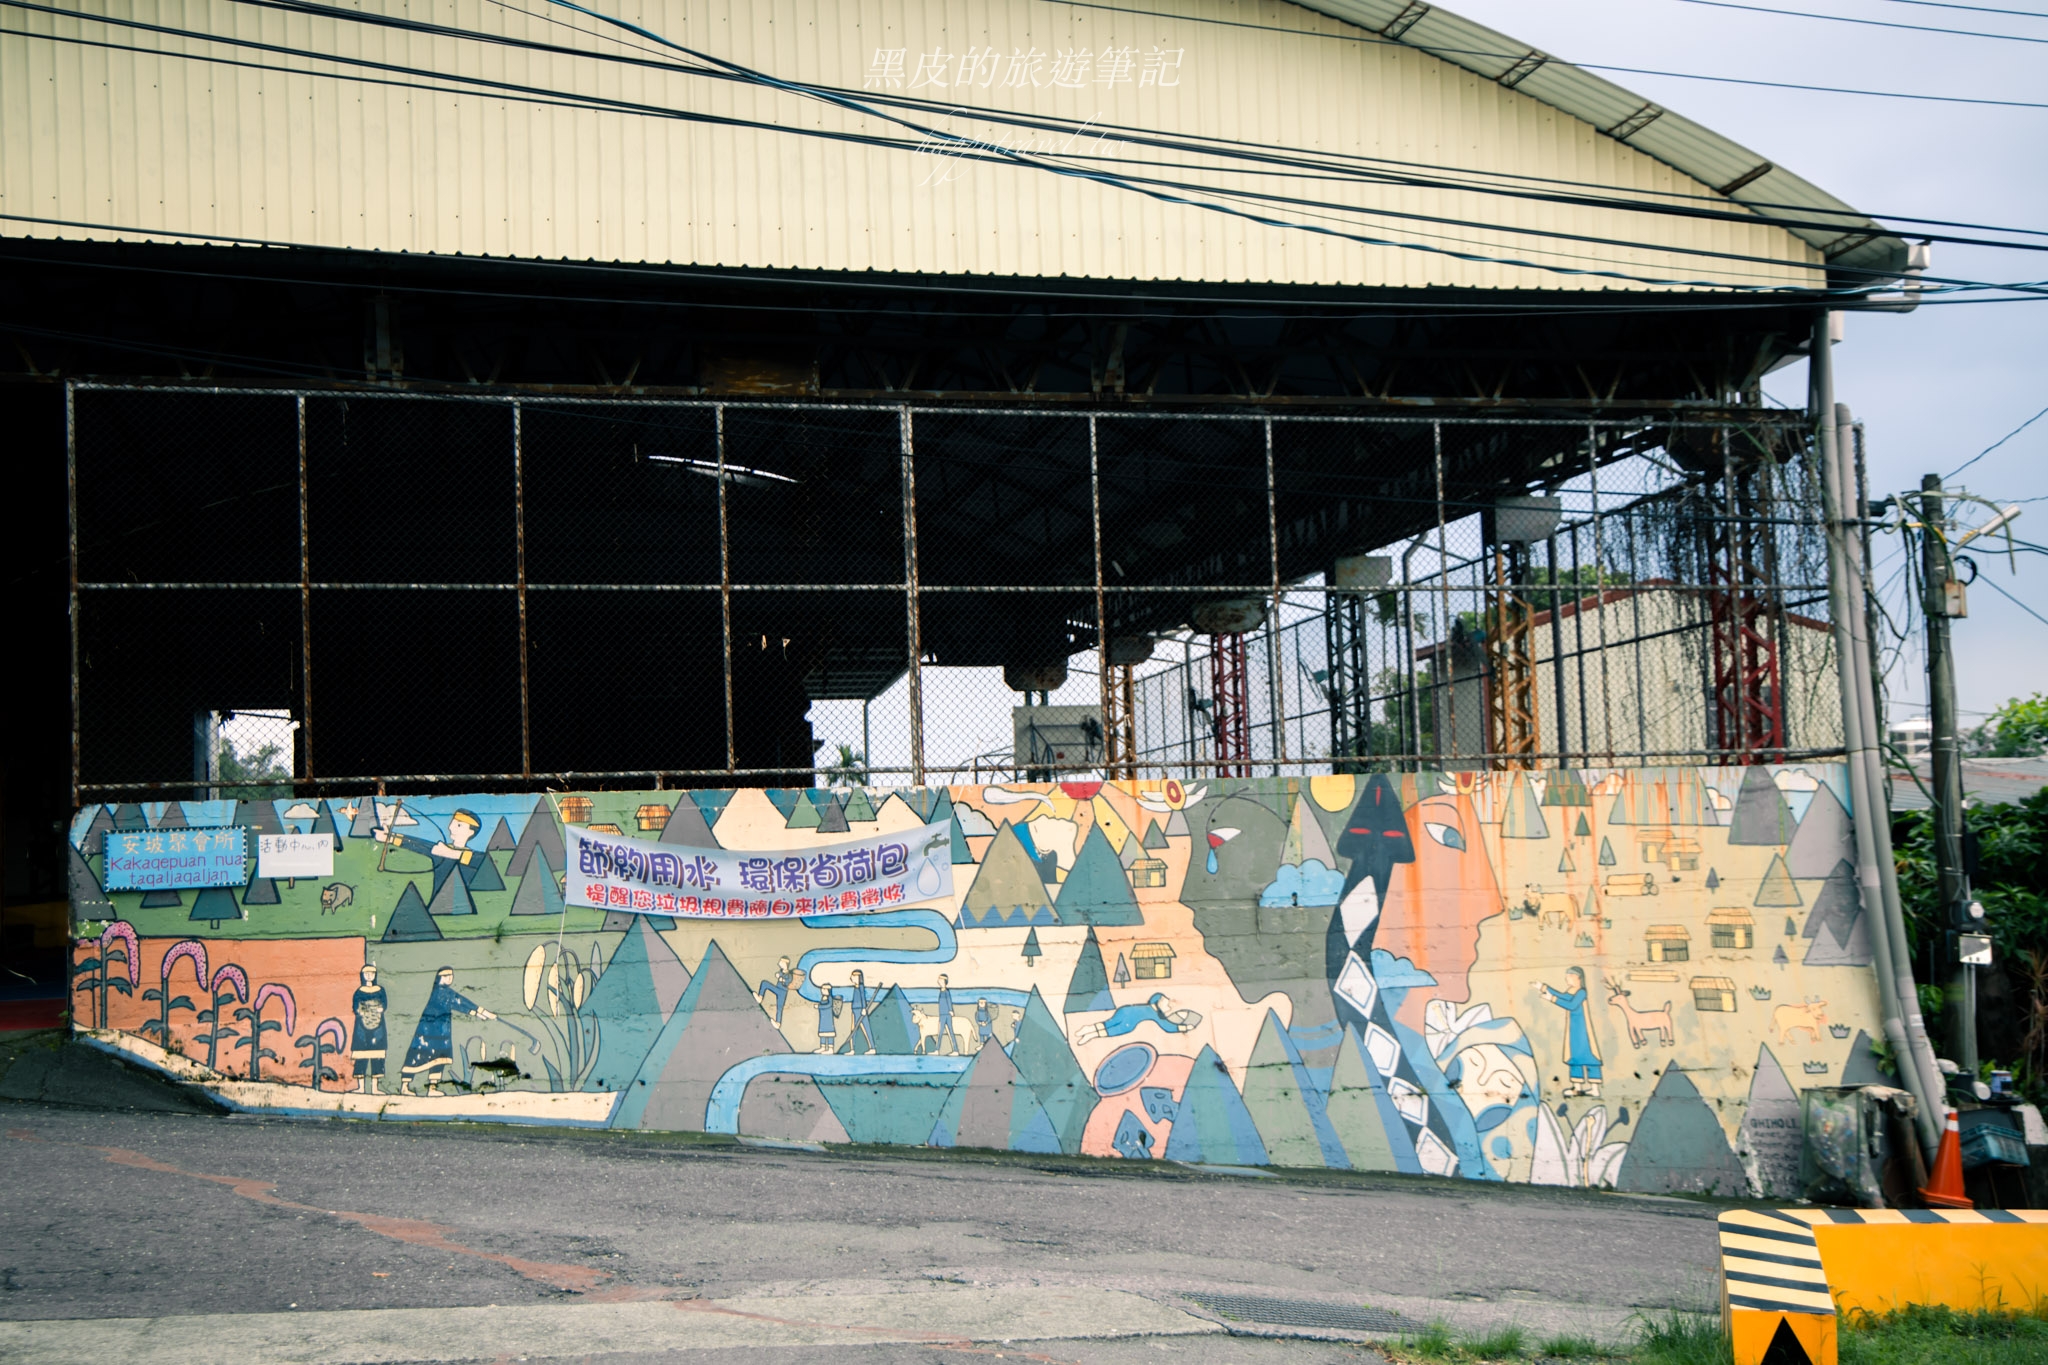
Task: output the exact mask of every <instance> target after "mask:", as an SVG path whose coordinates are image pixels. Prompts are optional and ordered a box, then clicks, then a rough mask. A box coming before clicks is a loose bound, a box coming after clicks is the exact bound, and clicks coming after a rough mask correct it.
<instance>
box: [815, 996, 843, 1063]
mask: <svg viewBox="0 0 2048 1365" xmlns="http://www.w3.org/2000/svg"><path fill="white" fill-rule="evenodd" d="M838 1012H839V1001H838V1000H837V999H835V998H834V997H833V994H832V988H831V987H830V986H820V987H818V1051H819V1052H822V1053H825V1054H826V1055H828V1056H829V1055H830V1054H831V1053H832V1052H834V1051H835V1050H837V1048H838V1046H839V1021H838V1020H837V1019H835V1018H833V1016H834V1015H836V1014H837V1013H838Z"/></svg>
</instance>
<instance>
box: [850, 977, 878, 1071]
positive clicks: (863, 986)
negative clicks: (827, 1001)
mask: <svg viewBox="0 0 2048 1365" xmlns="http://www.w3.org/2000/svg"><path fill="white" fill-rule="evenodd" d="M846 1005H847V1009H848V1011H849V1012H850V1013H851V1014H852V1016H853V1018H852V1020H851V1022H849V1023H848V1024H847V1026H846V1045H847V1046H848V1047H849V1048H851V1049H852V1050H853V1051H855V1052H858V1051H860V1050H861V1044H862V1043H865V1044H867V1052H868V1055H869V1056H871V1057H872V1056H873V1055H874V1052H875V1035H874V1033H873V1032H872V1030H871V1029H870V1028H869V1025H868V1011H869V1010H871V1009H873V1008H874V1007H875V1005H874V1001H872V1000H870V999H869V998H868V983H867V978H866V977H865V976H864V975H862V974H861V970H860V968H858V967H856V968H854V970H853V994H851V995H850V996H848V997H847V1000H846Z"/></svg>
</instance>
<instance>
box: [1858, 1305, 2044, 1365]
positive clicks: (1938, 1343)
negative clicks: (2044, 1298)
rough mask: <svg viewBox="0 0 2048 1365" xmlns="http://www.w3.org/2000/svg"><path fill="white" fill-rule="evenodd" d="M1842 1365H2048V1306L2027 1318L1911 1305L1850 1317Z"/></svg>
mask: <svg viewBox="0 0 2048 1365" xmlns="http://www.w3.org/2000/svg"><path fill="white" fill-rule="evenodd" d="M1838 1341H1839V1343H1840V1345H1839V1349H1840V1355H1841V1362H1842V1365H2048V1302H2043V1303H2040V1304H2036V1305H2035V1306H2034V1309H2033V1311H2031V1312H2026V1313H1996V1312H1983V1311H1979V1312H1972V1313H1964V1312H1958V1311H1956V1310H1955V1309H1953V1308H1943V1307H1941V1306H1939V1305H1929V1304H1910V1305H1908V1306H1907V1307H1905V1308H1902V1309H1900V1310H1899V1311H1898V1312H1896V1313H1886V1314H1883V1315H1881V1316H1879V1315H1873V1314H1869V1313H1855V1314H1849V1315H1845V1316H1844V1318H1843V1319H1842V1324H1841V1335H1840V1337H1839V1338H1838Z"/></svg>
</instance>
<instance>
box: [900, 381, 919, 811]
mask: <svg viewBox="0 0 2048 1365" xmlns="http://www.w3.org/2000/svg"><path fill="white" fill-rule="evenodd" d="M897 422H898V426H897V431H898V435H899V438H900V440H901V443H902V448H903V600H904V612H905V621H904V624H905V628H906V632H907V634H908V636H909V642H908V643H909V646H910V675H909V684H910V686H909V691H910V782H911V785H912V786H915V787H922V786H923V785H924V675H923V671H922V670H923V663H924V643H923V641H922V640H921V639H920V637H919V633H918V616H919V606H920V604H919V602H918V595H917V466H916V459H915V457H916V453H917V444H916V439H915V436H914V434H913V432H912V429H911V414H910V409H909V407H908V406H905V407H902V408H899V409H897Z"/></svg>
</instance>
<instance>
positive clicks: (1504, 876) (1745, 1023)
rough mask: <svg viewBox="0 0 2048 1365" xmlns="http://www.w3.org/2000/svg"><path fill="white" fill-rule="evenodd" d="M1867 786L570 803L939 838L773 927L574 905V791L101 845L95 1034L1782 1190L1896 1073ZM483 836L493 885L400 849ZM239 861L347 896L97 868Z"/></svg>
mask: <svg viewBox="0 0 2048 1365" xmlns="http://www.w3.org/2000/svg"><path fill="white" fill-rule="evenodd" d="M1842 792H1843V775H1842V772H1841V770H1840V769H1839V768H1837V767H1834V766H1831V765H1816V764H1808V765H1805V766H1802V767H1792V768H1783V769H1772V768H1750V769H1693V768H1670V769H1651V770H1614V771H1583V772H1551V773H1535V774H1515V773H1480V774H1474V773H1456V774H1439V773H1422V774H1394V775H1387V776H1371V777H1350V776H1339V777H1319V778H1312V779H1305V780H1304V779H1263V778H1262V779H1251V780H1239V781H1210V782H1207V783H1191V784H1187V785H1183V784H1181V783H1178V782H1141V783H1137V784H1135V785H1127V784H1108V785H1104V784H1097V783H1067V784H1061V785H1052V786H962V787H952V788H945V789H927V790H895V791H885V790H867V791H863V790H859V789H854V790H850V791H841V792H828V791H823V790H815V791H811V790H807V791H764V790H758V789H753V790H739V791H718V792H713V791H700V792H693V793H687V794H683V795H680V796H679V795H678V793H675V792H641V793H601V792H593V793H589V794H588V797H589V801H590V802H591V804H590V806H589V807H587V808H584V809H578V808H577V805H575V804H572V805H571V806H570V813H571V814H574V815H577V816H580V817H581V818H582V819H583V820H584V821H586V822H588V823H589V824H591V825H593V826H604V825H611V826H616V827H617V828H619V829H621V830H623V831H624V832H626V833H628V834H634V833H641V832H642V831H643V830H644V833H643V834H642V837H646V838H657V839H662V840H665V841H667V842H670V843H677V844H686V845H687V844H694V845H696V846H699V847H704V846H709V845H711V844H713V843H715V844H717V845H720V846H723V847H725V848H729V849H771V848H776V849H780V848H788V849H811V848H815V847H818V846H823V845H830V844H832V843H834V842H838V841H843V840H847V839H850V838H855V837H861V836H864V835H869V834H874V833H877V832H887V831H892V830H899V829H911V828H915V827H917V826H920V825H922V824H925V823H926V822H927V821H930V822H932V823H944V824H947V825H948V826H949V827H950V829H951V831H952V836H953V854H952V856H953V858H954V869H953V870H954V873H955V887H954V890H953V894H952V895H951V896H950V897H946V898H944V899H943V900H941V901H938V902H930V903H925V904H919V905H914V906H909V907H907V908H906V907H892V908H889V909H885V910H881V911H878V912H873V913H865V914H836V915H832V916H825V917H820V916H816V915H813V916H811V917H808V918H803V917H799V916H798V914H797V913H789V914H786V915H785V916H783V917H776V916H774V915H773V914H772V913H771V914H770V915H769V916H767V917H762V918H746V919H741V920H705V919H663V918H656V917H653V916H647V915H639V916H636V915H631V914H626V913H622V912H605V911H599V910H595V909H584V908H580V907H574V906H571V907H568V908H567V909H564V907H563V904H562V898H561V891H560V881H559V877H560V872H559V869H560V864H561V862H562V858H561V853H562V829H563V826H562V813H563V812H562V804H563V802H564V800H565V798H564V797H562V796H560V795H557V794H548V795H545V796H541V795H532V794H528V795H518V796H505V795H479V796H469V797H457V798H449V797H433V798H425V799H418V800H407V801H406V802H405V803H404V807H403V811H404V815H403V817H401V816H399V815H398V814H397V807H396V805H395V804H392V803H385V804H382V805H380V804H378V803H374V802H371V801H369V800H368V799H361V800H358V799H354V798H351V799H346V800H334V801H307V802H294V801H288V800H280V801H275V802H271V801H263V802H245V803H241V804H239V805H233V806H232V807H231V803H226V802H214V803H202V802H185V803H174V804H171V805H169V806H163V805H154V804H152V805H128V806H119V807H102V806H92V807H88V808H86V809H85V810H83V811H80V812H79V813H78V815H77V817H76V820H75V822H74V824H73V827H72V836H71V839H72V847H73V853H74V856H73V860H72V898H73V913H74V916H75V929H76V942H75V944H74V947H73V961H74V966H75V970H76V978H77V989H76V991H75V993H74V995H73V998H72V1005H73V1010H74V1017H75V1020H76V1023H77V1025H78V1027H79V1028H80V1029H82V1030H96V1031H97V1036H98V1037H99V1038H100V1039H101V1040H103V1041H104V1042H105V1043H107V1044H108V1045H110V1046H114V1047H118V1048H121V1049H123V1050H125V1051H126V1052H128V1053H130V1054H132V1055H134V1056H136V1057H139V1058H143V1059H145V1060H148V1061H150V1062H153V1063H155V1064H157V1065H159V1066H162V1067H164V1068H166V1069H168V1070H171V1071H173V1072H175V1073H177V1074H180V1075H183V1076H186V1077H188V1078H189V1079H192V1080H194V1081H196V1082H198V1083H200V1084H203V1085H204V1086H205V1087H206V1088H207V1089H208V1090H210V1091H211V1092H213V1093H214V1094H215V1095H217V1096H218V1097H220V1098H221V1099H223V1100H225V1101H226V1102H228V1103H230V1104H232V1105H239V1106H244V1107H248V1108H252V1109H268V1110H282V1111H291V1112H303V1113H341V1114H350V1115H357V1116H364V1117H372V1116H379V1115H382V1116H390V1117H403V1118H449V1119H453V1118H488V1119H496V1120H507V1121H515V1122H555V1123H581V1124H588V1125H594V1126H612V1127H646V1128H665V1129H706V1130H710V1131H716V1132H728V1133H732V1132H737V1133H740V1134H746V1135H752V1136H756V1137H763V1138H773V1139H782V1140H790V1141H805V1142H810V1141H815V1142H847V1141H853V1142H862V1143H902V1144H913V1145H927V1144H928V1145H938V1146H947V1145H958V1146H973V1147H1006V1148H1012V1149H1018V1150H1026V1151H1046V1152H1050V1151H1063V1152H1070V1153H1072V1152H1079V1153H1087V1154H1092V1155H1098V1156H1104V1157H1110V1156H1117V1157H1124V1158H1130V1159H1147V1158H1151V1159H1162V1158H1163V1159H1171V1160H1186V1161H1200V1162H1210V1163H1227V1164H1246V1165H1263V1164H1275V1165H1328V1166H1335V1167H1353V1168H1364V1169H1396V1170H1404V1171H1411V1172H1433V1173H1437V1174H1455V1175H1462V1176H1466V1177H1470V1178H1475V1179H1486V1180H1520V1181H1535V1182H1540V1183H1550V1184H1583V1185H1614V1186H1618V1187H1620V1188H1623V1189H1630V1190H1642V1191H1684V1190H1702V1191H1715V1192H1719V1193H1723V1194H1727V1193H1732V1192H1737V1191H1741V1190H1744V1189H1745V1188H1746V1189H1750V1190H1753V1191H1756V1192H1758V1193H1772V1192H1776V1193H1778V1194H1780V1195H1782V1194H1786V1193H1790V1192H1792V1190H1793V1186H1794V1181H1795V1178H1796V1167H1797V1134H1798V1108H1797V1096H1798V1091H1799V1089H1800V1088H1801V1087H1804V1086H1809V1085H1839V1084H1844V1083H1855V1082H1857V1081H1862V1080H1876V1079H1877V1078H1878V1077H1877V1071H1876V1066H1875V1058H1874V1056H1873V1054H1872V1052H1871V1048H1870V1042H1869V1040H1870V1039H1871V1038H1872V1037H1874V1036H1877V1028H1876V1021H1877V1004H1876V991H1875V988H1874V983H1873V981H1872V978H1871V974H1870V972H1869V970H1868V964H1869V960H1870V954H1869V930H1868V927H1867V926H1866V923H1865V921H1864V919H1863V917H1862V914H1861V911H1860V909H1859V907H1858V903H1857V900H1856V897H1855V893H1854V886H1853V882H1852V879H1851V874H1850V871H1849V865H1848V862H1847V860H1848V859H1849V858H1850V857H1851V852H1850V827H1849V817H1848V814H1847V812H1846V811H1845V809H1844V805H1845V803H1844V799H1843V796H1842ZM458 810H464V811H468V812H471V813H473V814H474V815H475V816H476V817H477V819H478V827H477V830H476V832H475V834H474V835H473V837H470V839H469V842H470V847H471V848H472V849H473V850H481V856H479V857H475V858H473V859H472V860H471V862H470V863H469V864H468V865H467V866H461V865H458V864H454V863H452V862H449V861H448V860H446V859H444V858H441V857H438V856H436V855H432V854H427V853H422V852H415V851H411V850H408V849H395V850H394V849H389V848H387V846H386V845H385V844H383V843H381V842H379V841H378V840H377V839H376V838H375V837H374V833H375V831H376V829H377V828H378V822H379V820H380V819H384V820H390V821H394V822H396V821H399V820H401V818H402V819H408V820H412V821H416V822H417V825H416V826H414V827H411V828H404V829H403V832H406V833H409V834H413V835H415V836H417V837H419V838H422V839H439V840H443V841H446V840H449V839H451V838H455V837H456V831H457V829H458V826H459V822H455V821H453V820H452V817H453V816H454V814H455V812H456V811H458ZM229 823H238V824H241V825H244V826H247V827H252V828H257V829H262V828H269V829H282V828H292V829H298V830H311V831H324V830H328V829H332V830H333V831H334V832H335V837H336V839H337V841H338V850H339V851H338V852H337V854H336V858H335V873H334V876H333V877H332V878H331V879H322V880H313V881H300V882H297V883H295V884H290V883H286V882H283V881H270V880H265V879H260V878H259V879H255V880H253V881H252V882H251V883H250V885H249V886H247V887H245V888H241V889H227V890H220V891H215V892H210V893H201V892H194V891H184V892H157V893H153V894H151V895H150V896H148V897H146V898H145V897H144V896H143V895H141V894H139V893H134V892H120V893H114V894H111V895H110V894H108V893H107V892H105V891H103V890H102V889H101V883H100V871H101V868H102V864H103V857H102V852H101V847H100V844H101V839H102V836H103V835H104V833H105V832H106V831H107V830H109V829H114V828H120V827H126V828H131V829H132V828H143V827H148V828H151V829H153V830H155V831H157V832H159V833H161V834H162V835H163V836H164V837H165V838H166V839H167V840H168V839H171V838H174V837H177V836H178V835H179V834H180V833H181V827H184V828H187V829H189V828H198V827H202V826H207V825H224V824H229ZM657 829H658V831H659V832H656V831H657ZM458 842H459V840H458ZM202 898H203V899H202ZM782 959H788V961H789V963H790V965H791V967H792V968H794V969H795V973H796V974H795V975H794V977H793V979H792V981H791V984H790V986H789V988H788V991H787V995H786V1000H785V1001H784V1002H782V1003H781V1005H780V1008H779V1009H778V1001H777V1000H776V998H775V995H774V993H773V992H772V991H771V992H765V993H764V992H762V990H761V986H762V984H763V983H764V982H772V981H773V979H774V978H775V976H776V973H777V970H778V966H779V964H780V962H781V960H782ZM371 965H373V966H374V967H375V968H376V978H377V983H378V984H379V985H381V986H382V988H383V989H384V992H385V996H384V999H385V1003H386V1006H387V1010H388V1014H387V1018H386V1020H385V1034H386V1038H387V1042H386V1052H387V1054H388V1055H387V1058H386V1059H385V1061H384V1062H383V1064H382V1065H381V1066H380V1065H379V1064H378V1063H377V1062H376V1061H374V1060H373V1059H371V1058H368V1057H366V1056H360V1055H358V1054H359V1053H365V1052H369V1051H374V1048H373V1047H371V1046H369V1045H368V1044H367V1043H366V1042H365V1039H368V1038H370V1037H371V1036H372V1035H371V1032H370V1031H368V1030H367V1028H366V1018H367V1017H368V1015H370V1014H373V1013H375V1012H374V1011H366V1010H364V1009H362V1008H359V1006H360V1005H361V1003H362V1001H361V999H360V998H359V995H358V986H359V983H360V981H361V979H362V977H363V975H364V968H365V967H366V966H371ZM443 967H447V968H452V969H453V980H452V986H453V990H454V992H455V993H456V995H457V996H458V997H460V998H459V1000H458V1001H455V1002H451V1003H452V1004H453V1006H454V1009H455V1011H456V1012H455V1013H454V1016H453V1019H452V1029H451V1030H450V1031H449V1032H448V1034H447V1044H446V1046H445V1047H443V1046H441V1045H440V1044H438V1043H437V1042H436V1041H435V1037H434V1035H435V1033H436V1030H434V1029H433V1028H431V1027H429V1028H427V1029H426V1030H424V1031H423V1030H422V1029H421V1027H420V1021H421V1016H422V1013H423V1010H424V1008H425V1006H426V1003H427V1001H428V999H429V997H430V995H431V994H433V992H434V989H435V987H434V982H435V975H436V972H437V971H438V969H441V968H443ZM856 973H858V974H859V976H860V978H861V980H860V983H859V984H860V986H861V987H862V988H864V990H865V992H866V999H867V1004H868V1009H867V1011H866V1012H865V1013H864V1015H863V1017H862V1018H861V1020H860V1022H859V1024H856V1021H855V1017H854V1014H855V1012H854V1010H853V1009H852V1008H850V1002H849V1001H848V1000H847V997H848V995H849V994H850V993H851V992H852V991H853V990H854V988H855V975H856ZM942 983H944V985H945V987H946V988H947V990H948V991H949V992H950V997H951V1000H952V1006H951V1011H950V1018H949V1019H947V1020H946V1021H945V1022H946V1023H948V1024H950V1027H942V1018H941V1016H942V1003H941V999H940V995H939V991H940V987H941V984H942ZM822 986H831V987H832V988H833V990H834V994H835V997H836V998H838V999H839V1000H840V1002H841V1003H840V1007H839V1010H838V1012H837V1013H836V1014H835V1015H834V1017H833V1024H834V1035H833V1038H832V1040H831V1042H830V1043H829V1044H822V1045H821V1034H820V1023H821V1014H822V1011H821V1008H820V1003H819V988H820V987H822ZM1581 989H1583V991H1584V994H1583V995H1582V996H1581V995H1579V994H1578V992H1579V991H1580V990H1581ZM444 998H445V997H444ZM473 1009H481V1010H488V1011H489V1012H490V1013H491V1014H492V1015H493V1016H494V1017H492V1018H488V1019H487V1018H484V1017H482V1016H481V1015H480V1014H477V1013H471V1012H469V1011H471V1010H473ZM778 1014H779V1021H778ZM258 1025H261V1026H262V1030H261V1032H260V1034H259V1035H258V1039H259V1043H258V1046H256V1047H253V1048H252V1047H251V1046H250V1045H249V1043H250V1035H251V1031H252V1029H254V1028H255V1027H256V1026H258ZM423 1036H424V1038H425V1042H424V1043H419V1042H418V1040H420V1039H421V1038H422V1037H423ZM409 1052H411V1053H412V1054H413V1056H412V1057H411V1059H410V1060H411V1062H412V1064H413V1065H412V1068H411V1070H410V1071H409V1072H408V1070H407V1066H406V1063H407V1060H408V1059H407V1054H408V1053H409ZM316 1054H317V1055H316ZM486 1061H493V1062H506V1061H509V1062H510V1063H511V1066H510V1067H509V1068H507V1067H503V1066H500V1067H498V1068H496V1069H492V1068H487V1067H484V1066H481V1065H479V1063H482V1062H486ZM380 1072H381V1074H379V1073H380ZM401 1080H406V1081H408V1082H409V1084H408V1085H406V1086H403V1087H402V1086H401ZM430 1086H431V1090H430V1088H429V1087H430ZM405 1089H409V1090H411V1091H414V1092H417V1093H410V1094H408V1093H402V1091H403V1090H405Z"/></svg>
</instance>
